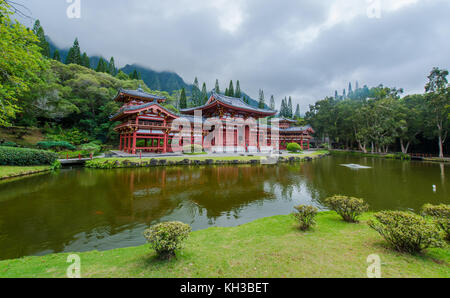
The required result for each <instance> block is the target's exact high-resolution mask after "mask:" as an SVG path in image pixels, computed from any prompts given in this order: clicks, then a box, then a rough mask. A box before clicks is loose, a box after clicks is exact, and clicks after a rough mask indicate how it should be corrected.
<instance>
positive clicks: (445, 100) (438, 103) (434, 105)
mask: <svg viewBox="0 0 450 298" xmlns="http://www.w3.org/2000/svg"><path fill="white" fill-rule="evenodd" d="M448 74H449V72H448V70H446V69H439V68H437V67H435V68H433V70H432V71H431V72H430V75H429V76H428V83H427V84H426V86H425V91H426V94H425V100H426V102H427V106H428V109H427V110H428V113H429V119H428V121H429V123H430V124H431V125H432V126H434V127H435V129H434V130H433V135H435V136H437V137H438V146H439V157H440V158H444V143H445V141H446V139H447V135H448V131H449V128H450V121H449V113H450V87H449V84H448V80H447V76H448Z"/></svg>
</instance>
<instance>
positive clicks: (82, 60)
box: [81, 52, 91, 68]
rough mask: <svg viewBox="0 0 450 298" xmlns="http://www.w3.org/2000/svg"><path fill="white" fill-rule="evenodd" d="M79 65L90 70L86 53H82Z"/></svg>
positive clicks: (89, 62)
mask: <svg viewBox="0 0 450 298" xmlns="http://www.w3.org/2000/svg"><path fill="white" fill-rule="evenodd" d="M81 65H83V66H84V67H87V68H91V61H90V60H89V57H88V55H87V54H86V52H84V53H83V55H81Z"/></svg>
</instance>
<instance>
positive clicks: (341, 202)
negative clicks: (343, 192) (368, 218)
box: [325, 196, 369, 223]
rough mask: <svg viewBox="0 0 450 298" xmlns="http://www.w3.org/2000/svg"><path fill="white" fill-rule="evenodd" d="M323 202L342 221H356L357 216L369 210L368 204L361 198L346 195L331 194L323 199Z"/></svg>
mask: <svg viewBox="0 0 450 298" xmlns="http://www.w3.org/2000/svg"><path fill="white" fill-rule="evenodd" d="M325 204H326V205H327V206H328V207H329V208H330V209H331V210H334V211H336V212H337V213H338V214H339V215H340V216H341V217H342V219H343V220H344V221H346V222H351V223H357V222H358V217H359V216H360V215H361V214H362V213H364V212H366V211H367V210H369V205H368V204H367V203H366V202H364V200H363V199H358V198H353V197H347V196H333V197H331V198H327V199H325Z"/></svg>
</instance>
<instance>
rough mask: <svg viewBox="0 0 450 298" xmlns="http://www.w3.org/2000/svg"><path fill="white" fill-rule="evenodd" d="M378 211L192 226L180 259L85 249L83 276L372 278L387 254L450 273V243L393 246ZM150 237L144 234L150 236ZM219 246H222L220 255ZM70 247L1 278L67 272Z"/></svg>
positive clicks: (397, 264)
mask: <svg viewBox="0 0 450 298" xmlns="http://www.w3.org/2000/svg"><path fill="white" fill-rule="evenodd" d="M370 219H373V214H372V213H365V214H363V215H362V216H361V218H360V223H359V224H350V223H346V222H344V221H342V219H341V218H340V217H339V215H337V214H336V213H335V212H333V211H326V212H320V213H318V215H317V217H316V220H317V225H316V226H315V227H314V228H312V230H310V231H307V232H302V231H300V230H299V228H298V224H297V222H296V220H295V218H294V217H293V216H291V215H280V216H274V217H268V218H262V219H258V220H256V221H253V222H250V223H247V224H244V225H241V226H237V227H229V228H217V227H212V228H208V229H205V230H199V231H195V232H192V233H191V235H190V237H189V238H188V239H187V241H186V243H185V246H184V248H183V249H182V250H179V251H177V254H176V258H172V259H170V260H168V261H164V260H161V259H159V258H158V257H157V255H156V252H155V251H154V250H152V249H150V246H149V245H148V244H146V245H142V246H138V247H129V248H118V249H113V250H109V251H90V252H82V253H78V255H79V256H80V259H81V277H85V278H86V277H98V278H99V277H138V278H139V277H194V278H195V277H219V278H227V277H236V276H239V277H242V278H250V277H258V278H265V277H271V278H276V277H283V278H284V277H287V278H292V277H337V278H342V277H354V278H365V277H367V275H366V273H367V268H368V266H369V265H370V264H369V263H367V258H368V256H370V255H373V254H377V255H379V256H380V258H381V262H382V265H381V276H382V277H384V278H392V277H403V278H404V277H439V278H448V277H450V271H449V270H448V268H449V266H450V249H449V246H448V244H447V245H446V247H444V248H433V249H427V250H425V251H424V252H423V253H421V254H415V255H414V254H413V255H411V254H405V253H399V252H396V251H394V250H392V249H391V248H390V247H389V246H388V244H387V243H386V242H385V241H384V239H383V238H382V237H381V236H380V235H379V234H378V233H377V232H376V231H374V230H372V229H371V228H370V227H369V226H368V221H369V220H370ZM143 237H144V236H143ZM217 251H220V252H221V253H220V254H218V253H217ZM69 255H70V253H60V254H50V255H46V256H35V257H25V258H21V259H13V260H4V261H0V277H50V278H54V277H65V276H66V270H67V268H68V266H69V265H70V264H69V263H67V257H68V256H69Z"/></svg>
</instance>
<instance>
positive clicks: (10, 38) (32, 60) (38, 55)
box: [0, 1, 49, 126]
mask: <svg viewBox="0 0 450 298" xmlns="http://www.w3.org/2000/svg"><path fill="white" fill-rule="evenodd" d="M11 15H12V11H11V6H10V5H8V4H7V3H6V2H4V1H0V36H1V38H0V126H10V125H11V119H13V118H15V116H16V113H17V112H19V111H20V106H19V105H18V104H17V102H18V100H19V99H20V98H21V97H22V96H23V95H24V94H25V93H26V92H27V91H29V90H30V88H31V86H32V85H34V84H37V83H40V82H42V79H41V73H42V72H45V71H46V70H47V69H48V66H49V65H48V61H47V60H46V59H44V58H43V56H42V49H41V47H40V46H39V45H40V40H39V39H38V37H37V36H36V35H35V34H34V33H33V32H32V31H31V30H29V29H27V28H26V27H25V26H23V25H22V24H20V23H18V22H13V21H11V18H10V16H11Z"/></svg>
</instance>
